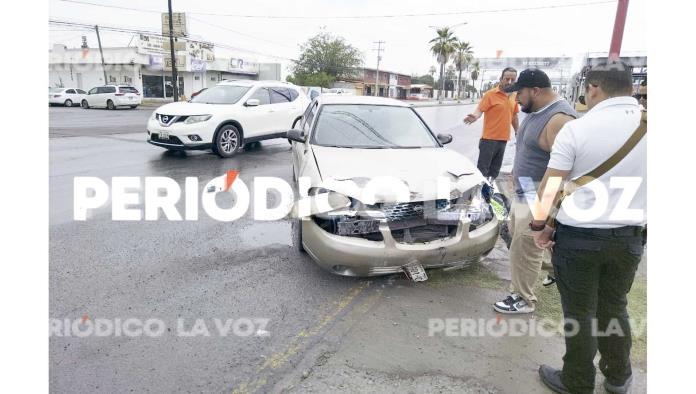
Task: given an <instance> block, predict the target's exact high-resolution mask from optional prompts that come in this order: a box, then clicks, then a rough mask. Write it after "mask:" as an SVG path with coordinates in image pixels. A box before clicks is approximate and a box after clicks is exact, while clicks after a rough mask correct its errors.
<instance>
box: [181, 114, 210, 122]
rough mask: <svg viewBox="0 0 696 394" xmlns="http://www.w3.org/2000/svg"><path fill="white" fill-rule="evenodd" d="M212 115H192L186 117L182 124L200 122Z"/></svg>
mask: <svg viewBox="0 0 696 394" xmlns="http://www.w3.org/2000/svg"><path fill="white" fill-rule="evenodd" d="M212 117H213V115H192V116H189V117H188V118H186V120H185V121H184V124H193V123H200V122H205V121H206V120H208V119H210V118H212Z"/></svg>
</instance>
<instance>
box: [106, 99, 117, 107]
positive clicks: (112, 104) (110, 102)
mask: <svg viewBox="0 0 696 394" xmlns="http://www.w3.org/2000/svg"><path fill="white" fill-rule="evenodd" d="M106 109H116V106H115V105H114V102H113V101H111V100H107V101H106Z"/></svg>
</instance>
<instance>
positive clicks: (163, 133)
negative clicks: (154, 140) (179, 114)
mask: <svg viewBox="0 0 696 394" xmlns="http://www.w3.org/2000/svg"><path fill="white" fill-rule="evenodd" d="M159 138H160V139H161V140H168V139H169V132H168V131H160V133H159Z"/></svg>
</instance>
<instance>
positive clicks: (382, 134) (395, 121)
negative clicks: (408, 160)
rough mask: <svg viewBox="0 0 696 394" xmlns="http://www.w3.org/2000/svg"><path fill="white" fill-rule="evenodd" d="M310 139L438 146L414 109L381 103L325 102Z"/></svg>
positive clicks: (361, 145) (344, 145)
mask: <svg viewBox="0 0 696 394" xmlns="http://www.w3.org/2000/svg"><path fill="white" fill-rule="evenodd" d="M312 143H313V144H315V145H320V146H332V147H342V148H368V149H380V148H433V147H437V146H439V145H438V143H437V141H436V140H435V138H434V137H433V135H432V134H431V133H430V131H429V130H428V129H427V127H426V126H425V124H424V123H423V121H422V120H421V119H420V118H419V117H418V115H416V112H415V111H414V110H412V109H411V108H408V107H392V106H384V105H359V104H352V105H335V104H327V105H325V106H324V107H323V108H322V110H321V113H320V114H319V118H318V119H317V125H316V128H315V130H314V134H313V136H312Z"/></svg>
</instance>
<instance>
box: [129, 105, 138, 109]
mask: <svg viewBox="0 0 696 394" xmlns="http://www.w3.org/2000/svg"><path fill="white" fill-rule="evenodd" d="M130 107H131V108H132V109H136V108H138V106H137V105H131V106H130Z"/></svg>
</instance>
